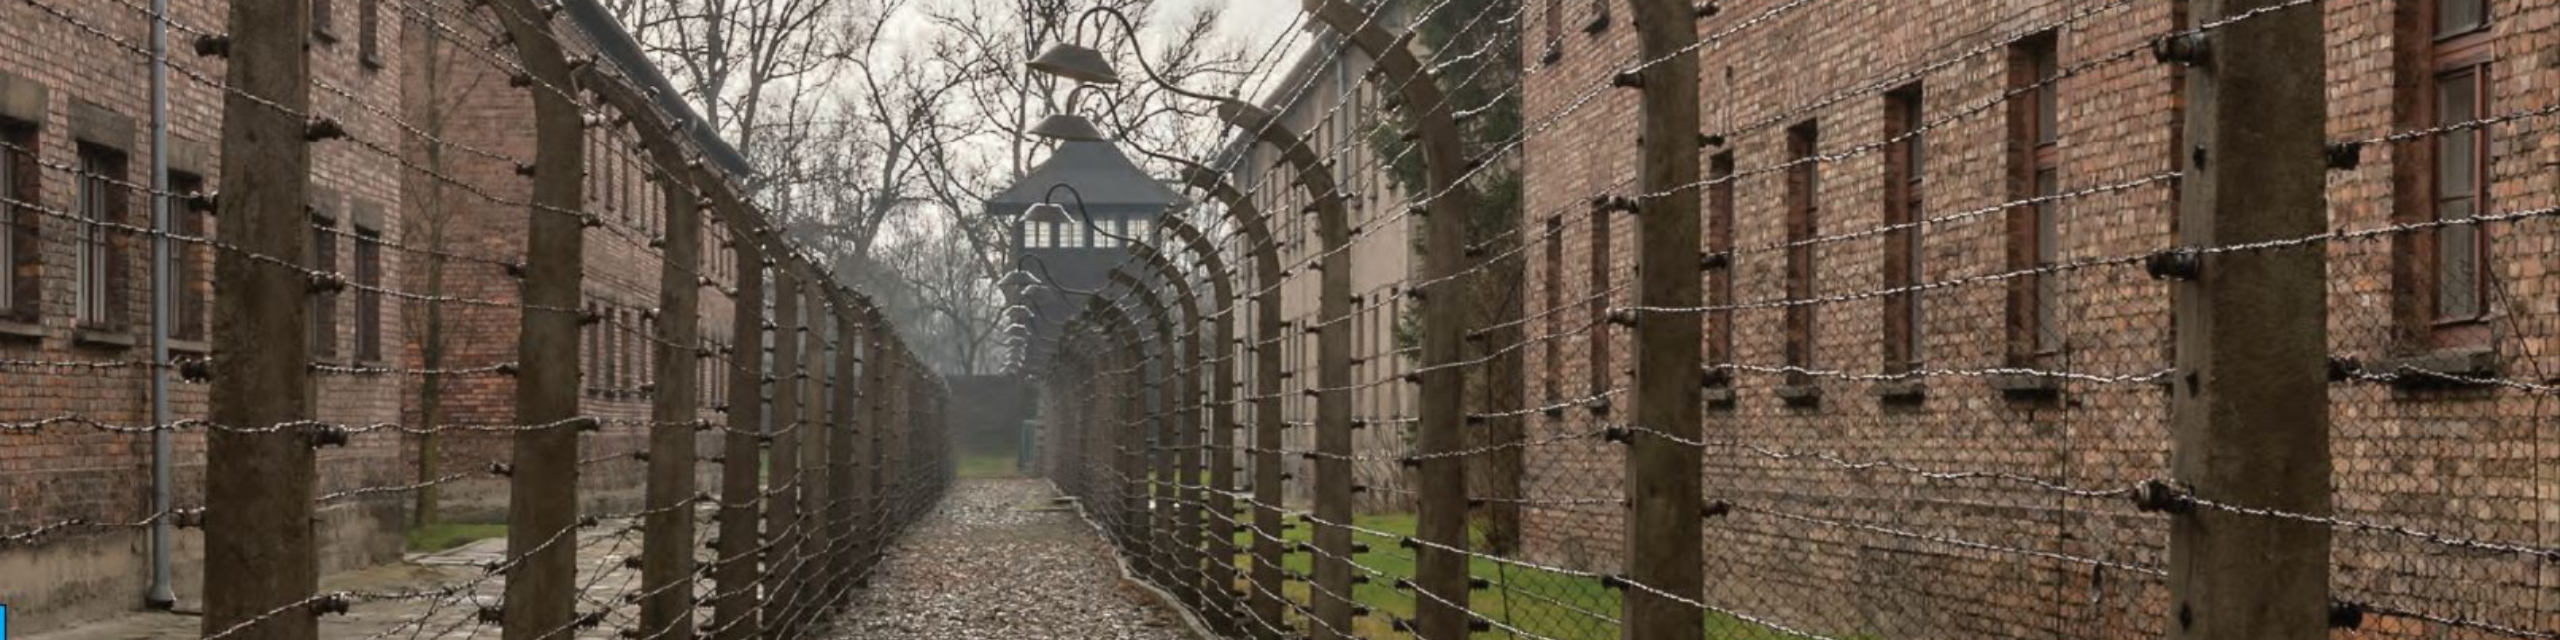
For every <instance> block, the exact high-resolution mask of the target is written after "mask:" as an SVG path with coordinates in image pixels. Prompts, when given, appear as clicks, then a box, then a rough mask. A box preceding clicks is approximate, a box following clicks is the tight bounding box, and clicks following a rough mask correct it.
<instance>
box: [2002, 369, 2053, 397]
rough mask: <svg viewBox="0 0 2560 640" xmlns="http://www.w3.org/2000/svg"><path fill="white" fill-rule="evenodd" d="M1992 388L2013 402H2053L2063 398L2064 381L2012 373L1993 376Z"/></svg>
mask: <svg viewBox="0 0 2560 640" xmlns="http://www.w3.org/2000/svg"><path fill="white" fill-rule="evenodd" d="M1991 388H1993V389H1998V390H1999V391H2000V395H2003V396H2007V397H2008V398H2009V399H2011V400H2051V399H2054V398H2058V397H2061V396H2062V379H2061V378H2056V377H2053V376H2039V375H2028V374H2017V373H2012V374H2005V375H1998V376H1992V377H1991Z"/></svg>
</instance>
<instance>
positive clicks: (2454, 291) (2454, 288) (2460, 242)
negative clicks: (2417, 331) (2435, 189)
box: [2436, 199, 2481, 320]
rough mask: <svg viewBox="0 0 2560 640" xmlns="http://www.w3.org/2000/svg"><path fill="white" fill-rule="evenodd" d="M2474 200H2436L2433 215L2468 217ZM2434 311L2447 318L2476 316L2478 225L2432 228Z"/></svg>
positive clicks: (2477, 314)
mask: <svg viewBox="0 0 2560 640" xmlns="http://www.w3.org/2000/svg"><path fill="white" fill-rule="evenodd" d="M2475 202H2477V201H2475V200H2470V199H2462V200H2452V201H2447V202H2442V203H2438V204H2437V205H2436V207H2437V209H2436V212H2437V215H2440V216H2444V217H2446V218H2462V217H2469V216H2471V215H2472V214H2473V206H2474V203H2475ZM2436 254H2437V265H2436V315H2437V316H2438V317H2440V318H2443V319H2447V320H2458V319H2466V318H2475V317H2479V315H2480V312H2481V307H2480V288H2481V287H2480V275H2481V274H2480V227H2478V226H2476V225H2454V226H2449V227H2444V228H2442V229H2438V230H2437V231H2436Z"/></svg>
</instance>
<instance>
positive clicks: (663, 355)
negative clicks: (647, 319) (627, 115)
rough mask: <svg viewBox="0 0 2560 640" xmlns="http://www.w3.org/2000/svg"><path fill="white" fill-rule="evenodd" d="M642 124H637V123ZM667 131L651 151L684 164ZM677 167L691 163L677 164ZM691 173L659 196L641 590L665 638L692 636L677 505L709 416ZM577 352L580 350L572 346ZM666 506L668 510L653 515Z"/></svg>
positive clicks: (689, 539)
mask: <svg viewBox="0 0 2560 640" xmlns="http://www.w3.org/2000/svg"><path fill="white" fill-rule="evenodd" d="M635 120H637V119H635ZM662 133H663V132H658V131H644V132H643V135H644V137H648V138H651V139H652V140H651V141H650V142H648V143H646V146H648V147H649V148H651V149H652V150H659V151H661V152H660V153H656V154H654V155H656V157H657V158H658V161H659V163H660V164H662V165H664V164H666V163H667V162H669V161H679V160H681V156H680V155H678V154H674V153H667V152H664V151H668V150H669V149H668V148H667V147H668V141H667V140H665V139H664V138H659V137H658V134H662ZM672 166H679V167H680V166H684V165H682V164H676V165H672ZM690 178H691V176H673V175H662V176H657V180H658V187H659V191H660V192H661V193H662V194H663V195H664V196H665V198H666V222H667V224H666V238H665V241H664V242H663V243H662V244H664V245H665V249H663V250H662V252H663V254H664V255H663V257H662V258H661V261H660V265H659V268H658V309H657V312H656V313H657V317H658V322H657V329H658V335H657V340H656V343H655V344H653V345H651V349H652V350H654V351H656V352H657V354H656V357H655V358H653V360H654V361H655V362H656V363H657V371H656V372H654V377H655V379H656V380H657V387H656V389H655V393H654V394H653V395H652V397H651V398H650V403H649V417H650V421H651V423H652V424H651V425H650V427H649V484H648V489H647V499H646V500H645V504H646V508H647V509H651V510H653V512H652V513H650V514H649V516H648V517H647V519H646V521H645V522H643V523H642V526H643V527H644V529H643V530H642V533H641V552H640V573H641V576H640V587H641V589H640V592H641V593H644V594H648V595H647V596H646V599H645V600H643V601H642V602H641V604H640V629H642V630H643V633H645V634H649V635H659V636H661V637H663V638H664V639H665V640H692V638H693V632H694V629H693V609H694V605H693V586H692V585H693V578H694V575H693V574H694V548H693V544H694V542H693V520H694V517H695V511H696V510H695V509H693V508H690V507H689V506H688V507H687V508H675V507H676V505H691V504H692V502H693V500H694V496H695V494H696V491H695V488H694V465H695V464H696V460H695V455H694V439H695V435H696V434H697V433H699V431H698V430H697V429H695V428H694V425H696V424H697V423H699V422H700V421H701V419H702V412H701V408H700V407H699V406H698V403H699V402H700V398H701V395H700V394H699V393H697V392H696V390H697V389H700V388H701V387H700V384H701V383H700V381H699V380H696V379H695V376H696V375H698V374H699V373H700V372H701V371H702V367H701V360H700V358H701V337H700V326H701V323H702V310H701V304H700V302H701V297H702V287H703V285H704V284H705V283H704V281H703V279H702V278H701V277H700V276H698V275H696V274H699V273H701V271H702V269H701V264H702V259H701V256H702V208H701V207H702V203H701V202H700V199H699V197H698V195H697V191H696V190H695V188H694V186H693V181H692V180H691V179H690ZM573 348H574V347H573ZM660 509H664V511H654V510H660Z"/></svg>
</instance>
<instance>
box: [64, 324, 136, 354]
mask: <svg viewBox="0 0 2560 640" xmlns="http://www.w3.org/2000/svg"><path fill="white" fill-rule="evenodd" d="M71 343H72V344H76V345H82V346H90V347H112V348H119V349H123V348H131V347H133V345H134V340H133V334H131V333H127V332H123V331H114V330H108V329H94V328H82V329H77V330H73V331H72V332H71Z"/></svg>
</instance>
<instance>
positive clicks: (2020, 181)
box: [2005, 31, 2069, 366]
mask: <svg viewBox="0 0 2560 640" xmlns="http://www.w3.org/2000/svg"><path fill="white" fill-rule="evenodd" d="M2061 60H2062V34H2061V33H2059V32H2053V31H2048V32H2045V33H2042V34H2038V35H2036V36H2032V37H2029V38H2026V39H2023V40H2020V41H2018V43H2017V44H2014V45H2011V47H2010V51H2009V71H2008V74H2009V75H2008V87H2009V91H2010V94H2009V96H2008V118H2009V124H2008V127H2009V140H2008V147H2009V175H2008V180H2009V199H2010V201H2011V202H2012V203H2013V204H2012V205H2011V206H2010V207H2009V210H2008V212H2007V215H2006V222H2007V227H2006V233H2007V238H2006V244H2007V246H2008V248H2007V252H2006V253H2007V257H2008V267H2009V269H2010V270H2011V271H2013V272H2014V271H2026V270H2030V269H2039V268H2044V267H2048V266H2051V265H2053V264H2057V263H2058V262H2059V261H2060V259H2061V247H2062V245H2063V244H2064V239H2063V234H2062V226H2063V225H2062V220H2061V216H2062V212H2061V207H2060V205H2059V203H2058V202H2055V201H2054V200H2053V198H2054V197H2055V196H2057V195H2058V194H2059V190H2060V187H2061V164H2062V163H2061V160H2062V144H2061V135H2060V129H2061V128H2062V109H2061V98H2060V94H2059V92H2058V91H2056V89H2057V88H2058V87H2059V86H2060V83H2059V80H2060V79H2061V77H2062V76H2061ZM2061 298H2062V295H2061V292H2060V278H2059V277H2058V276H2056V275H2055V274H2050V273H2041V272H2039V273H2033V274H2028V275H2023V276H2020V277H2017V278H2013V279H2010V280H2009V285H2008V323H2007V324H2008V332H2007V333H2008V335H2007V339H2006V341H2005V342H2006V343H2007V352H2008V360H2009V363H2010V364H2011V365H2015V366H2042V365H2044V364H2048V363H2050V362H2052V361H2054V360H2056V359H2058V358H2059V357H2060V356H2061V354H2062V352H2063V351H2064V350H2066V349H2068V348H2069V340H2068V339H2067V337H2066V335H2065V334H2064V332H2063V329H2062V328H2061V326H2062V318H2061V317H2060V316H2061V315H2062V309H2063V307H2062V304H2061Z"/></svg>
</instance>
